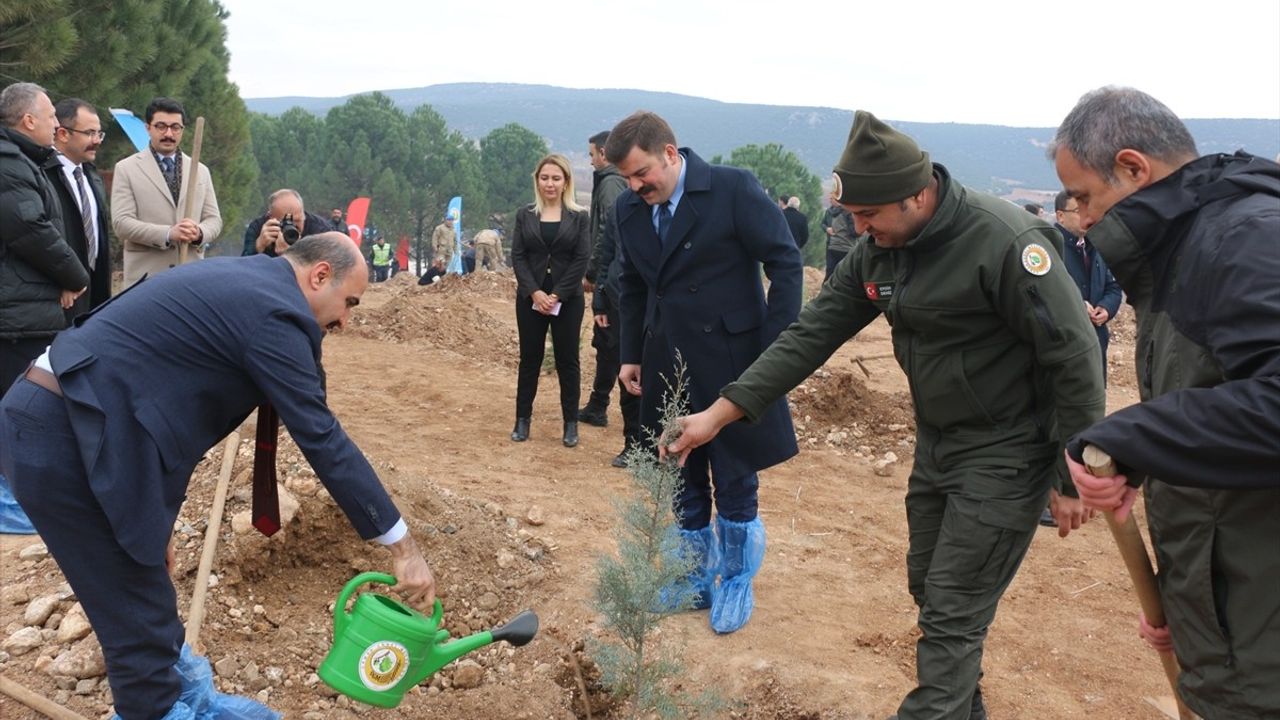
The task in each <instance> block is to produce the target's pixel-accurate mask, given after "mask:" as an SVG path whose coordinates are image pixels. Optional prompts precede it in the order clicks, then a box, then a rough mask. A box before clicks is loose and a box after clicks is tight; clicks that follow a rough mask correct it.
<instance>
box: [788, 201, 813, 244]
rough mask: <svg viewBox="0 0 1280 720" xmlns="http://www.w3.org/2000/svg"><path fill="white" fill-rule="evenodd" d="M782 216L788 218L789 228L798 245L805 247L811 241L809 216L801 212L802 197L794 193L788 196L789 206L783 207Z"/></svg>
mask: <svg viewBox="0 0 1280 720" xmlns="http://www.w3.org/2000/svg"><path fill="white" fill-rule="evenodd" d="M782 216H783V217H784V218H786V219H787V228H788V229H790V230H791V237H793V238H795V241H796V247H797V248H800V249H803V248H804V246H805V243H807V242H809V218H808V216H806V215H805V214H804V213H802V212H800V198H799V196H797V195H792V196H791V197H788V198H787V206H786V207H785V208H783V209H782Z"/></svg>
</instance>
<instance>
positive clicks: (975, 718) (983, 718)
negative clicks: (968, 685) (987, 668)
mask: <svg viewBox="0 0 1280 720" xmlns="http://www.w3.org/2000/svg"><path fill="white" fill-rule="evenodd" d="M969 720H987V706H986V704H985V703H983V702H982V686H981V685H979V686H977V687H976V688H974V690H973V702H972V703H970V704H969Z"/></svg>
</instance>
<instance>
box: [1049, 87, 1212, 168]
mask: <svg viewBox="0 0 1280 720" xmlns="http://www.w3.org/2000/svg"><path fill="white" fill-rule="evenodd" d="M1125 149H1129V150H1137V151H1138V152H1140V153H1142V154H1144V155H1149V156H1150V157H1152V158H1155V159H1157V160H1160V161H1162V162H1166V163H1169V164H1171V165H1182V164H1183V163H1185V162H1187V161H1188V160H1190V159H1194V158H1195V157H1196V154H1197V153H1196V142H1195V140H1193V139H1192V138H1191V133H1190V132H1189V131H1188V130H1187V126H1186V125H1184V124H1183V123H1182V121H1181V120H1179V119H1178V116H1177V115H1174V114H1173V111H1172V110H1170V109H1169V108H1168V106H1166V105H1165V104H1164V103H1162V102H1160V101H1159V100H1157V99H1155V98H1153V97H1151V96H1150V95H1148V94H1146V93H1144V92H1142V91H1141V90H1135V89H1133V88H1126V87H1116V86H1114V85H1108V86H1107V87H1102V88H1098V89H1097V90H1091V91H1089V92H1087V93H1085V94H1084V95H1083V96H1082V97H1081V98H1080V101H1079V102H1077V103H1076V106H1075V107H1074V108H1073V109H1072V110H1071V112H1070V113H1068V114H1067V117H1066V119H1065V120H1063V121H1062V125H1060V126H1058V133H1057V135H1055V136H1054V138H1053V142H1052V143H1050V144H1049V151H1048V155H1049V159H1050V160H1053V159H1055V157H1056V156H1057V154H1058V151H1059V150H1066V151H1067V152H1069V153H1071V155H1072V156H1073V157H1074V158H1075V159H1076V160H1077V161H1078V162H1079V163H1080V164H1081V165H1083V166H1084V167H1086V168H1088V169H1090V170H1093V171H1094V172H1096V173H1098V174H1099V175H1101V176H1102V178H1103V179H1104V180H1106V181H1107V182H1113V181H1114V180H1115V158H1116V153H1119V152H1120V151H1121V150H1125Z"/></svg>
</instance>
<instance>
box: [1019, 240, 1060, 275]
mask: <svg viewBox="0 0 1280 720" xmlns="http://www.w3.org/2000/svg"><path fill="white" fill-rule="evenodd" d="M1052 266H1053V260H1052V259H1050V256H1049V251H1048V250H1045V249H1044V246H1043V245H1040V244H1038V243H1031V244H1030V245H1028V246H1026V247H1025V248H1023V249H1022V269H1023V270H1026V271H1027V272H1029V273H1031V274H1032V275H1044V274H1046V273H1048V272H1049V268H1050V267H1052Z"/></svg>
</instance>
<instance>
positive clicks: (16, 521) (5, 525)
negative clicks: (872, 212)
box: [0, 475, 36, 535]
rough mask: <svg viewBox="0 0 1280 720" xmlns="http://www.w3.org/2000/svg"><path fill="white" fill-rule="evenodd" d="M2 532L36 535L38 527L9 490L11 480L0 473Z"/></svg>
mask: <svg viewBox="0 0 1280 720" xmlns="http://www.w3.org/2000/svg"><path fill="white" fill-rule="evenodd" d="M0 533H5V534H8V535H35V533H36V529H35V528H34V527H32V526H31V520H29V519H28V518H27V514H26V513H25V512H23V510H22V506H20V505H18V500H17V498H15V497H14V496H13V493H12V492H11V491H10V490H9V481H8V479H6V478H5V476H4V475H0Z"/></svg>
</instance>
